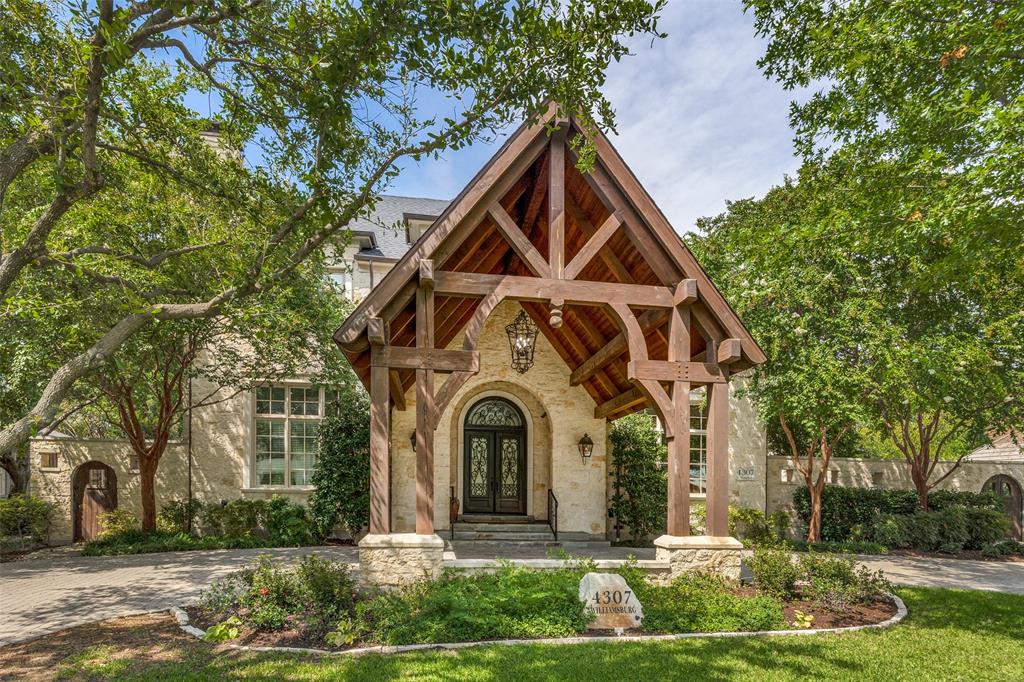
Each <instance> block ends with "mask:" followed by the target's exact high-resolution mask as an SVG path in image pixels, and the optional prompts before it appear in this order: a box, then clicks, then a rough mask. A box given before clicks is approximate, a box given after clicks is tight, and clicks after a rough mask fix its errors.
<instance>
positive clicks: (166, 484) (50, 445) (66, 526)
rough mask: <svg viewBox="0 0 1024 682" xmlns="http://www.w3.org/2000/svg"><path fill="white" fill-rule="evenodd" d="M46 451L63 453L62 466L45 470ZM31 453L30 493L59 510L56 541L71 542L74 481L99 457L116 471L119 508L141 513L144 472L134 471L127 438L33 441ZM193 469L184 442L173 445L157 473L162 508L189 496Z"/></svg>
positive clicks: (53, 537) (59, 462) (53, 535)
mask: <svg viewBox="0 0 1024 682" xmlns="http://www.w3.org/2000/svg"><path fill="white" fill-rule="evenodd" d="M44 451H46V452H56V453H57V468H56V469H41V468H40V466H39V464H40V454H41V453H42V452H44ZM29 452H30V455H31V458H32V473H31V476H30V479H29V493H31V494H33V495H36V496H38V497H40V498H42V499H44V500H48V501H50V502H52V503H53V504H54V505H55V506H56V508H57V513H56V514H55V517H56V518H55V519H54V526H53V530H52V532H51V535H50V542H51V543H52V544H60V543H66V542H71V539H72V532H73V531H72V508H71V507H72V493H71V483H72V480H73V477H74V473H75V470H76V469H78V467H79V466H81V465H82V464H85V463H86V462H89V461H93V460H98V461H100V462H103V463H104V464H107V465H108V466H110V467H111V468H112V469H113V470H114V475H115V476H116V477H117V506H118V508H120V509H127V510H129V511H131V512H133V513H134V514H136V515H137V516H138V515H141V513H142V505H141V503H140V500H139V474H138V472H133V471H131V448H130V447H129V446H128V444H127V443H125V442H124V441H111V440H69V439H39V440H34V441H32V444H31V447H30V449H29ZM187 468H188V451H187V448H186V447H185V446H184V445H183V444H182V443H171V444H169V445H168V446H167V450H166V452H165V453H164V456H163V458H162V459H161V461H160V468H159V470H158V471H157V477H156V504H157V509H159V508H160V506H161V504H163V503H166V502H167V501H168V500H171V499H173V498H179V499H184V498H185V497H187V495H188V475H187Z"/></svg>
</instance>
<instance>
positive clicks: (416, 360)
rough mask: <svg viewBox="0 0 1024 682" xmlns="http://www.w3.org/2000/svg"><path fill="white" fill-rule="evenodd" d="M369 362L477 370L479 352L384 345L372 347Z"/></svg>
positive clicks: (396, 367) (412, 366) (391, 365)
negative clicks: (377, 347) (378, 347)
mask: <svg viewBox="0 0 1024 682" xmlns="http://www.w3.org/2000/svg"><path fill="white" fill-rule="evenodd" d="M370 364H371V365H373V366H374V367H390V368H391V369H415V370H420V369H430V370H433V371H435V372H479V371H480V352H479V351H471V350H455V349H451V350H449V349H447V348H414V347H411V346H385V347H382V348H380V349H374V351H373V355H372V358H371V359H370Z"/></svg>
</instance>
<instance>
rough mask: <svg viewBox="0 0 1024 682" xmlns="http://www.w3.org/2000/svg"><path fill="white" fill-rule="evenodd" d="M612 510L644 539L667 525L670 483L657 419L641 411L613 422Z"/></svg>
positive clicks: (619, 522)
mask: <svg viewBox="0 0 1024 682" xmlns="http://www.w3.org/2000/svg"><path fill="white" fill-rule="evenodd" d="M608 438H609V441H610V442H611V457H612V461H611V464H612V468H611V472H610V473H611V476H612V487H613V490H614V493H613V494H612V499H611V503H610V506H611V512H612V514H613V515H614V517H615V519H616V522H617V523H618V524H619V525H620V526H622V527H624V528H627V529H629V532H630V534H631V535H632V536H633V538H634V539H636V540H644V539H647V538H650V537H652V536H653V535H655V534H657V533H660V532H661V531H662V530H664V528H665V519H666V504H667V500H668V497H667V495H668V492H667V490H668V482H667V478H666V472H665V469H663V468H660V467H659V466H658V465H659V463H660V462H663V461H664V460H665V458H666V456H667V455H666V450H665V445H664V444H663V443H662V440H661V434H659V433H658V432H657V431H656V430H655V428H654V418H653V417H652V416H651V415H649V414H647V413H644V412H638V413H636V414H631V415H629V416H626V417H623V418H622V419H618V420H616V421H615V422H613V423H612V429H611V431H610V433H609V435H608Z"/></svg>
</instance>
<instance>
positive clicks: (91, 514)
mask: <svg viewBox="0 0 1024 682" xmlns="http://www.w3.org/2000/svg"><path fill="white" fill-rule="evenodd" d="M73 486H74V496H73V499H74V504H75V516H74V540H75V542H85V541H88V540H94V539H96V536H97V535H99V533H100V530H101V528H100V514H102V513H104V512H108V511H113V510H114V509H117V476H116V475H115V474H114V470H113V469H111V468H110V467H109V466H107V465H106V464H104V463H103V462H86V463H85V464H83V465H82V466H80V467H78V470H77V471H76V472H75V480H74V482H73Z"/></svg>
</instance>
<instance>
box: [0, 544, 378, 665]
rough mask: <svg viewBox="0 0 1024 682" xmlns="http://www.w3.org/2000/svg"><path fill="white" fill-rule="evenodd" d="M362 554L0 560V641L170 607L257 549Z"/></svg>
mask: <svg viewBox="0 0 1024 682" xmlns="http://www.w3.org/2000/svg"><path fill="white" fill-rule="evenodd" d="M312 552H315V553H316V554H319V555H321V556H324V557H330V558H333V559H338V560H341V561H350V562H354V561H357V560H358V556H357V550H356V548H355V547H316V548H306V547H298V548H288V549H240V550H234V549H229V550H219V551H211V552H168V553H165V554H142V555H138V556H112V557H81V556H65V557H49V558H45V559H24V560H22V561H14V562H11V563H5V564H0V646H3V645H5V644H10V643H12V642H17V641H21V640H25V639H32V638H33V637H38V636H39V635H43V634H46V633H48V632H55V631H57V630H63V629H64V628H67V627H71V626H73V625H81V624H83V623H89V622H92V621H97V620H103V619H106V618H115V617H117V616H125V615H128V614H132V613H141V612H145V611H156V610H159V609H167V608H170V607H171V606H174V605H179V604H183V603H187V602H189V601H191V600H193V599H195V598H196V597H197V596H198V595H199V593H200V591H202V590H203V589H204V588H205V587H207V586H208V585H209V584H210V581H212V580H213V579H215V578H218V577H221V576H223V575H224V574H226V573H230V572H231V571H233V570H235V569H237V568H239V567H240V566H242V565H243V564H245V563H246V562H248V561H250V560H251V559H253V558H254V557H256V556H257V555H259V554H270V555H272V556H274V557H278V558H289V559H292V558H297V557H300V556H303V555H305V554H310V553H312Z"/></svg>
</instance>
